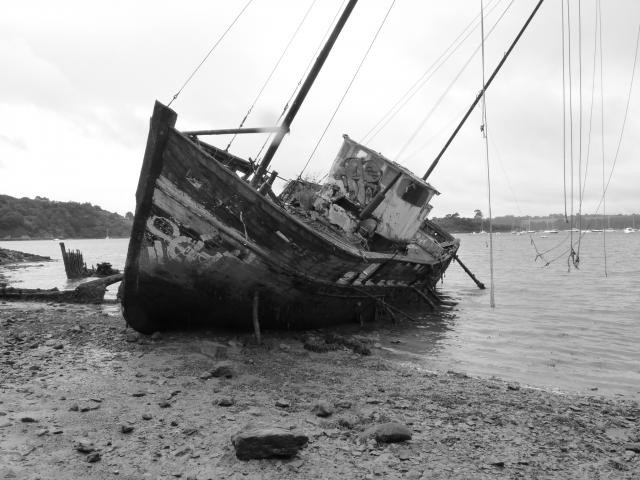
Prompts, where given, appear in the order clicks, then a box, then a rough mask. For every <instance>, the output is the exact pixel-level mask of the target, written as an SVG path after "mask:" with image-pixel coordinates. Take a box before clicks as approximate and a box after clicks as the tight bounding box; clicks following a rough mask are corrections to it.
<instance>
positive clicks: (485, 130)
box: [480, 0, 496, 308]
mask: <svg viewBox="0 0 640 480" xmlns="http://www.w3.org/2000/svg"><path fill="white" fill-rule="evenodd" d="M480 36H481V38H482V44H481V45H482V87H483V88H484V83H485V77H484V72H485V66H484V8H483V4H482V0H480ZM480 130H481V131H482V136H483V137H484V145H485V158H486V160H487V192H488V199H489V271H490V278H491V288H490V294H489V298H490V300H489V305H490V306H491V308H495V307H496V299H495V294H494V290H495V288H494V282H493V215H492V213H491V171H490V169H489V126H488V125H487V95H486V93H485V94H484V95H483V96H482V126H481V128H480Z"/></svg>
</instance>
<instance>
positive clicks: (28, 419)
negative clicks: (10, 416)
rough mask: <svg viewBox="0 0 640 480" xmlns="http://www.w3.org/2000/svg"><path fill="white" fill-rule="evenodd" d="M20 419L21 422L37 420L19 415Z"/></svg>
mask: <svg viewBox="0 0 640 480" xmlns="http://www.w3.org/2000/svg"><path fill="white" fill-rule="evenodd" d="M20 421H21V422H22V423H34V422H37V420H36V419H35V418H33V417H20Z"/></svg>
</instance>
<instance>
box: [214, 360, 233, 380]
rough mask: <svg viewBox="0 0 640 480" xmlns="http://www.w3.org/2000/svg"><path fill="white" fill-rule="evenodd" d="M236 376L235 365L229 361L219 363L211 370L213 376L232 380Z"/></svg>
mask: <svg viewBox="0 0 640 480" xmlns="http://www.w3.org/2000/svg"><path fill="white" fill-rule="evenodd" d="M234 375H235V371H234V368H233V363H231V362H229V361H223V362H218V363H216V364H215V365H214V366H213V369H211V376H213V377H225V378H231V377H233V376H234Z"/></svg>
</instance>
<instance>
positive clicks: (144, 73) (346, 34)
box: [0, 0, 640, 216]
mask: <svg viewBox="0 0 640 480" xmlns="http://www.w3.org/2000/svg"><path fill="white" fill-rule="evenodd" d="M245 3H246V1H245V0H242V1H241V0H234V1H231V0H219V1H214V0H206V1H205V0H203V1H184V2H175V1H171V2H170V1H159V0H155V1H135V2H131V1H124V0H116V1H109V2H104V1H103V2H95V1H93V2H91V1H86V0H82V1H70V0H61V1H57V2H51V1H47V0H42V1H35V0H23V1H21V2H10V3H7V5H4V8H3V13H2V15H1V16H0V65H2V74H0V112H1V115H0V193H2V194H8V195H12V196H16V197H23V196H26V197H35V196H36V195H39V196H45V197H48V198H50V199H52V200H64V201H66V200H74V201H79V202H91V203H93V204H98V205H100V206H102V207H103V208H105V209H107V210H111V211H117V212H119V213H121V214H124V213H125V212H126V211H133V210H134V208H135V200H134V191H135V188H136V185H137V182H138V175H139V171H140V165H141V162H142V157H143V151H144V145H145V141H146V136H147V128H148V118H149V116H150V114H151V111H152V108H153V103H154V101H155V100H156V99H158V100H160V101H162V102H163V103H165V104H166V103H167V102H168V101H169V100H170V99H171V97H172V95H173V94H174V93H175V92H176V91H177V90H178V88H179V87H180V86H181V85H182V84H183V82H184V81H185V79H186V78H187V77H188V75H189V74H190V73H191V72H192V70H193V69H194V68H195V66H196V65H197V64H198V63H199V62H200V60H201V59H202V58H203V56H204V55H205V53H206V52H207V51H208V50H209V48H211V46H212V45H213V44H214V42H215V41H216V40H217V39H218V37H219V36H220V35H221V34H222V32H223V31H224V30H225V29H226V28H227V26H228V25H229V24H230V23H231V21H232V20H233V19H234V17H235V16H236V15H237V13H238V12H239V11H240V9H241V8H242V7H243V5H244V4H245ZM312 3H313V2H312V0H295V1H294V0H254V1H253V2H252V3H251V5H250V6H249V7H248V8H247V10H246V11H245V13H244V15H243V16H242V17H241V18H240V19H239V21H238V23H237V24H236V25H235V26H234V27H233V28H232V29H231V31H230V32H229V34H228V35H227V36H226V37H225V38H224V39H223V40H222V42H221V43H220V45H219V46H218V48H217V49H215V51H214V52H213V53H212V55H211V56H210V58H209V59H208V61H207V62H206V63H205V64H204V66H203V67H202V68H201V70H200V71H199V73H198V74H197V75H196V76H195V77H194V79H193V80H192V81H191V83H190V84H189V85H188V86H187V87H186V88H185V89H184V91H183V92H182V93H181V95H180V97H179V98H178V99H177V100H176V101H175V102H174V103H173V105H172V108H175V110H176V111H177V113H178V124H177V127H178V128H179V129H201V128H231V127H236V126H238V124H239V123H240V121H241V119H242V117H243V116H244V115H245V113H246V111H247V109H248V108H249V106H250V105H251V103H252V101H253V99H254V98H255V97H256V95H257V93H258V91H259V90H260V88H261V86H262V85H263V83H264V81H265V79H266V78H267V76H268V75H269V73H270V71H271V70H272V68H273V66H274V65H275V63H276V61H277V60H278V58H279V57H280V55H281V54H282V51H283V49H284V47H285V45H286V44H287V42H288V41H289V39H290V38H291V36H292V35H293V33H294V31H295V30H296V27H297V26H298V24H299V23H300V21H301V19H302V18H303V16H304V14H305V12H306V11H307V9H308V8H309V7H310V6H311V4H312ZM484 3H485V9H486V12H485V13H486V17H487V18H486V20H485V33H486V32H488V31H489V30H490V29H491V27H492V26H493V25H494V24H495V23H496V21H497V20H498V18H499V17H500V15H501V14H502V13H503V12H505V10H506V13H504V16H503V18H502V20H500V22H499V23H498V24H497V26H496V28H495V30H494V31H493V32H492V33H491V35H490V36H489V37H488V38H487V40H486V42H485V48H486V65H487V66H486V69H487V76H488V75H489V74H490V72H491V70H492V69H493V67H494V66H495V65H496V64H497V62H498V61H499V60H500V58H501V57H502V55H503V53H504V51H505V50H506V49H507V48H508V45H509V43H510V42H511V40H512V39H513V38H514V37H515V35H516V33H517V31H518V30H519V29H520V27H521V26H522V24H523V23H524V21H525V19H526V18H527V16H528V15H529V13H530V12H531V10H532V9H533V7H534V5H535V3H536V1H534V0H515V1H514V2H512V4H511V6H510V7H509V5H510V2H509V0H485V2H484ZM341 4H342V0H317V1H316V2H315V3H314V5H313V8H312V9H311V11H310V14H309V16H308V17H307V19H306V21H305V22H304V24H303V25H302V27H301V29H300V31H299V33H298V35H297V36H296V38H295V39H294V41H293V43H292V44H291V46H290V48H289V50H288V51H287V53H286V55H285V56H284V58H283V60H282V62H281V64H280V66H279V68H278V69H277V70H276V72H275V74H274V76H273V78H272V80H271V82H270V83H269V85H268V86H267V88H266V89H265V90H264V93H263V94H262V96H261V98H260V100H259V101H258V102H257V104H256V105H255V107H254V109H253V112H252V113H251V115H250V116H249V118H248V120H247V122H246V124H245V126H264V125H273V124H274V123H275V122H276V120H277V118H278V116H279V114H280V112H281V110H282V108H283V106H284V104H285V103H286V101H287V99H288V98H289V97H290V95H291V93H292V91H293V89H294V88H295V87H296V85H297V84H298V82H299V80H300V78H301V76H302V74H303V73H304V71H305V68H306V67H307V65H308V64H309V62H310V60H311V58H312V57H313V55H314V52H315V51H316V49H317V47H318V45H319V43H320V41H321V39H322V37H323V36H324V34H325V32H326V30H327V28H328V26H329V24H330V23H331V21H332V19H333V18H334V16H335V14H336V12H337V11H338V9H339V8H340V6H341ZM390 4H391V2H390V1H388V0H361V1H360V2H359V4H358V5H357V6H356V8H355V10H354V13H353V15H352V17H351V18H350V19H349V21H348V23H347V25H346V27H345V30H344V31H343V34H342V36H341V37H340V38H339V40H338V42H337V43H336V45H335V47H334V50H333V52H332V54H331V55H330V57H329V60H328V61H327V63H326V65H325V68H324V69H323V71H322V72H321V74H320V76H319V78H318V80H317V81H316V84H315V85H314V87H313V88H312V90H311V92H310V94H309V96H308V97H307V100H306V102H305V104H304V105H303V107H302V109H301V110H300V112H299V114H298V117H297V118H296V119H295V121H294V123H293V126H292V129H291V134H290V135H289V136H287V137H286V138H285V140H284V142H283V144H282V146H281V148H280V150H279V151H278V153H277V155H276V157H275V159H274V162H273V163H272V166H273V168H275V169H276V170H278V172H280V175H282V176H283V177H287V178H290V177H295V176H296V175H297V174H298V173H299V172H300V170H301V169H302V167H303V165H304V164H305V163H306V161H307V160H308V159H309V156H310V154H311V152H312V150H313V148H314V146H315V144H316V142H317V141H318V139H319V137H320V135H321V133H322V130H323V129H324V127H325V125H326V124H327V122H328V120H329V118H330V117H331V115H332V113H333V111H334V109H335V107H336V105H337V103H338V102H339V100H340V98H341V96H342V95H343V93H344V91H345V89H346V87H347V85H348V83H349V81H350V80H351V77H352V76H353V73H354V72H355V70H356V68H357V66H358V64H359V62H360V60H361V59H362V56H363V54H364V52H365V51H366V49H367V47H368V46H369V44H370V42H371V40H372V38H373V35H374V34H375V32H376V30H377V29H378V27H379V26H380V22H381V21H382V18H383V17H384V15H385V13H386V12H387V10H388V8H389V6H390ZM570 4H571V5H570V7H571V9H570V12H569V13H570V15H571V20H572V27H573V28H572V31H571V45H572V49H573V51H572V60H573V63H572V66H571V67H572V78H573V113H574V122H573V129H574V160H573V170H574V176H573V178H574V182H573V183H574V186H573V190H574V201H573V204H574V210H575V211H576V212H577V210H578V203H579V200H578V198H579V194H578V192H579V181H578V174H579V172H580V171H581V172H582V174H583V178H586V182H585V185H583V187H584V190H585V194H584V201H583V211H584V212H585V213H594V212H595V210H596V208H597V205H598V202H599V199H600V197H601V195H602V169H603V162H602V153H601V148H602V147H601V145H602V142H601V138H602V136H601V134H600V132H601V122H600V117H601V111H602V108H601V107H602V104H601V102H600V81H599V78H600V73H599V66H598V69H597V70H596V81H595V89H593V87H592V86H593V59H594V39H595V38H596V36H595V19H596V17H595V7H596V0H585V1H583V2H582V12H581V17H582V23H581V31H582V42H581V49H582V75H581V76H580V75H579V70H580V69H579V56H578V50H579V46H580V42H579V41H578V2H577V1H576V0H571V1H570ZM479 11H480V0H457V1H449V2H442V1H436V0H397V1H396V2H395V5H394V7H393V9H392V10H391V13H390V14H389V17H388V19H387V21H386V23H385V25H384V26H383V28H382V30H381V32H380V35H379V37H378V39H377V41H376V43H375V44H374V46H373V49H372V50H371V53H370V54H369V56H368V58H367V59H366V61H365V63H364V66H363V68H362V70H361V71H360V73H359V75H358V77H357V78H356V80H355V83H354V84H353V87H352V88H351V90H350V92H349V94H348V95H347V97H346V99H345V101H344V103H343V105H342V107H341V109H340V110H339V111H338V113H337V115H336V117H335V119H334V121H333V123H332V125H331V127H330V128H329V129H328V131H327V134H326V136H325V137H324V139H323V141H322V142H321V143H320V145H319V148H318V150H317V151H316V153H315V155H314V156H313V158H312V159H311V162H310V166H309V168H308V169H307V171H306V172H305V173H307V174H309V175H311V176H313V177H317V178H318V177H322V175H324V173H326V171H327V169H328V167H329V165H330V164H331V162H332V161H333V159H334V157H335V154H336V152H337V151H338V149H339V147H340V145H341V141H342V134H344V133H346V134H349V135H350V136H351V137H352V138H354V139H356V140H362V138H363V137H365V135H366V134H367V132H369V131H370V129H371V128H372V127H374V126H375V125H376V123H377V122H378V120H379V119H380V118H381V117H382V116H383V115H384V114H385V113H386V112H387V111H388V110H389V109H390V108H391V107H392V106H393V105H394V104H395V103H396V101H397V100H398V99H399V98H400V97H401V96H402V94H403V93H404V92H405V91H406V90H407V89H408V88H409V87H410V86H411V85H413V84H414V82H416V80H417V79H419V78H420V76H421V75H422V74H423V73H424V72H425V71H426V70H427V68H428V67H429V66H430V65H431V64H432V63H433V62H434V61H436V59H437V58H438V57H439V56H440V55H441V54H442V53H443V52H444V51H445V49H446V48H447V47H448V46H449V44H451V42H453V41H454V40H455V38H456V37H457V36H458V35H459V34H460V33H461V32H462V31H463V30H464V29H465V27H466V26H467V25H468V24H469V23H470V22H472V21H473V19H474V18H475V17H476V16H477V15H478V14H479ZM561 14H562V11H561V2H560V1H559V0H546V1H545V2H544V3H543V5H542V7H541V10H540V12H539V13H538V15H537V16H536V18H534V20H533V22H532V24H531V25H530V27H529V29H528V30H527V31H526V32H525V34H524V36H523V38H522V40H521V42H520V43H519V44H518V46H517V47H516V49H515V51H514V52H513V54H512V56H511V57H510V58H509V59H508V60H507V63H506V64H505V67H504V68H503V70H502V71H501V72H500V73H499V75H498V77H497V78H496V80H495V82H494V83H493V85H492V86H491V88H490V90H489V92H488V95H487V111H488V125H489V130H488V131H489V139H490V144H491V147H490V163H491V173H492V182H491V187H492V196H493V213H494V215H504V214H510V213H511V214H516V215H541V214H547V213H560V212H563V211H564V194H563V192H564V184H563V153H562V146H563V142H562V138H563V137H562V131H563V128H562V127H563V115H562V97H563V87H562V30H561ZM639 26H640V2H638V0H606V1H602V38H603V73H602V75H603V80H604V81H603V91H604V115H603V116H604V126H603V127H604V149H605V153H604V169H605V175H606V176H607V177H608V175H609V173H610V171H611V168H612V163H613V158H614V155H615V151H616V146H617V143H618V138H619V137H620V131H621V128H622V122H623V118H624V111H625V105H626V102H627V95H628V91H629V85H630V81H631V73H632V65H633V60H634V52H635V44H636V35H637V32H638V27H639ZM565 34H566V35H568V33H565ZM565 40H566V41H568V36H567V37H565ZM479 44H480V31H479V29H476V30H473V31H472V32H471V34H470V35H469V37H468V39H467V40H466V41H465V42H464V43H462V45H461V47H460V48H459V49H458V50H457V51H456V52H455V53H454V54H453V55H452V56H451V58H450V60H449V61H447V62H446V63H445V64H444V65H443V66H442V68H440V69H439V70H438V71H437V72H436V73H435V74H434V75H433V76H432V77H431V78H430V79H429V81H428V82H426V83H425V84H424V87H423V88H421V89H420V90H419V91H418V92H417V93H416V94H415V95H414V97H413V98H412V99H411V101H410V102H409V103H408V104H407V105H406V107H405V108H403V109H402V110H401V111H400V112H399V114H397V115H396V116H395V117H394V118H393V119H392V120H391V121H390V122H388V124H387V125H386V126H385V127H384V128H383V129H381V130H380V131H379V133H377V134H376V135H375V136H373V138H371V139H369V140H368V142H367V144H368V146H370V147H371V148H374V149H376V150H378V151H380V152H381V153H383V154H384V155H386V156H387V157H389V158H392V159H395V160H397V161H399V162H401V163H403V164H404V165H406V166H407V167H408V168H410V169H411V170H413V171H414V172H415V173H416V174H418V175H422V174H423V173H424V172H425V170H426V169H427V167H428V166H429V164H430V162H431V161H432V159H433V158H434V156H435V155H436V154H437V152H438V151H439V149H440V148H441V146H442V145H443V143H444V141H445V140H446V138H447V136H448V135H449V134H450V132H451V131H452V130H453V128H454V126H455V123H456V122H457V120H458V119H460V118H461V117H462V114H463V113H464V111H465V109H466V107H467V106H468V105H470V103H471V101H472V100H473V98H474V97H475V95H476V93H477V92H478V90H479V89H480V88H481V85H482V70H481V63H480V56H479V55H476V56H475V57H473V59H472V60H471V62H470V63H469V64H468V66H467V68H466V69H465V70H464V71H463V72H462V73H461V74H460V76H459V78H458V79H457V81H455V82H454V83H453V85H452V87H451V88H450V89H448V86H449V85H450V84H451V83H452V82H453V80H454V78H455V77H456V76H457V75H458V74H459V73H460V71H461V69H462V67H463V66H464V64H465V63H467V61H468V59H469V58H470V57H471V55H472V54H473V52H474V50H476V49H477V47H478V46H479ZM598 56H599V55H598ZM638 70H640V65H639V66H638V67H637V69H636V76H637V77H640V72H639V71H638ZM580 80H581V82H582V113H583V120H582V124H583V125H582V128H583V134H582V162H580V160H579V158H580V156H579V151H580V147H579V131H580V129H579V123H580V121H579V112H580V101H579V90H580ZM639 83H640V79H638V78H636V80H635V85H634V89H633V93H632V97H631V103H630V109H629V115H628V120H627V124H626V129H625V134H624V137H623V141H622V145H621V148H620V152H619V156H618V159H617V163H616V166H615V170H614V172H613V176H612V180H611V183H610V187H609V190H608V192H607V196H606V208H607V212H610V213H634V212H635V213H640V140H639V139H640V84H639ZM592 90H594V91H595V95H594V102H593V115H592V116H593V120H592V122H591V137H590V138H591V140H590V142H589V135H588V132H589V123H590V122H589V119H590V111H591V108H590V107H591V96H592ZM568 93H569V92H568V89H567V90H566V95H567V96H568ZM567 101H568V100H567ZM479 112H480V110H476V111H475V112H474V114H473V115H472V116H471V118H470V119H469V121H468V123H467V124H466V126H465V127H464V128H463V130H462V131H461V132H460V135H459V136H458V138H457V139H456V140H455V141H454V143H453V145H452V147H451V148H450V149H449V150H448V152H447V153H446V154H445V156H444V157H443V159H442V161H441V163H440V165H439V166H438V167H437V168H436V170H435V171H434V173H433V174H432V175H431V177H430V178H429V181H430V182H431V183H432V184H433V185H434V186H435V187H436V188H437V189H438V190H439V191H440V192H442V194H441V196H440V197H438V198H436V199H435V200H434V201H433V203H434V210H433V212H432V213H433V215H434V216H444V215H445V214H447V213H452V212H456V211H457V212H460V214H462V215H464V216H469V215H472V214H473V211H474V209H481V210H482V211H483V212H485V214H486V213H487V204H488V203H487V180H486V177H487V170H486V163H485V156H484V148H483V139H482V136H481V133H480V124H481V117H480V113H479ZM428 115H429V116H428ZM427 116H428V117H427ZM425 119H426V121H425ZM422 123H424V125H423V126H422V128H420V129H418V127H419V126H420V125H421V124H422ZM414 132H416V133H415V135H414ZM412 137H414V138H413V140H412V141H410V142H409V140H410V139H411V138H412ZM264 139H265V137H264V136H262V135H255V136H251V137H249V136H245V137H243V138H241V139H239V140H237V141H236V142H234V144H233V145H232V147H231V151H232V152H233V153H235V154H238V155H241V156H245V157H246V156H251V157H252V158H253V157H255V155H256V153H257V152H258V150H259V148H260V146H261V145H262V143H263V141H264ZM210 140H211V141H212V142H213V143H216V144H217V145H221V146H223V147H224V146H226V144H227V142H228V140H229V139H228V138H222V137H218V138H210ZM567 141H568V140H567ZM587 150H589V157H588V162H587V153H586V152H587ZM400 152H402V153H401V155H399V154H400ZM398 155H399V156H398ZM587 163H588V165H587ZM566 169H567V180H566V185H567V190H568V192H569V193H570V191H571V176H570V171H571V160H570V158H567V159H566ZM585 171H586V175H585ZM567 201H568V205H569V206H568V210H570V209H571V198H568V200H567ZM601 212H602V208H600V213H601Z"/></svg>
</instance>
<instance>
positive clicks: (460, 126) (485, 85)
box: [422, 0, 544, 180]
mask: <svg viewBox="0 0 640 480" xmlns="http://www.w3.org/2000/svg"><path fill="white" fill-rule="evenodd" d="M543 1H544V0H540V1H539V2H538V3H537V5H536V6H535V8H534V9H533V12H531V15H529V18H527V21H526V22H525V24H524V25H523V26H522V28H521V29H520V31H519V32H518V35H517V36H516V38H515V40H514V41H513V42H512V43H511V46H509V49H508V50H507V51H506V52H505V54H504V56H503V57H502V60H500V63H498V66H497V67H496V69H495V70H494V71H493V73H492V74H491V76H490V77H489V80H487V83H485V84H484V86H483V88H482V90H480V93H478V95H477V96H476V99H475V100H474V101H473V103H472V104H471V107H469V110H467V113H466V114H465V115H464V117H462V120H461V121H460V123H459V124H458V126H457V127H456V129H455V130H454V131H453V133H452V134H451V136H450V137H449V140H447V143H445V144H444V147H442V150H440V153H439V154H438V156H437V157H436V158H435V160H434V161H433V162H432V163H431V165H430V166H429V169H428V170H427V171H426V173H425V174H424V175H423V176H422V179H423V180H426V179H427V178H428V177H429V175H431V172H432V171H433V169H434V168H436V165H438V162H439V161H440V158H441V157H442V155H444V152H446V151H447V148H449V145H451V142H453V139H454V138H456V135H458V132H459V131H460V129H461V128H462V126H463V125H464V124H465V122H466V121H467V118H469V115H471V112H472V111H473V109H474V108H475V107H476V105H477V104H478V102H479V101H480V99H481V98H482V97H483V96H484V92H486V91H487V88H489V85H491V82H493V79H494V78H495V76H496V75H497V74H498V72H499V71H500V69H501V68H502V65H504V62H505V61H506V60H507V57H509V54H510V53H511V51H512V50H513V47H515V46H516V44H517V43H518V40H520V37H521V36H522V34H523V33H524V31H525V30H526V29H527V27H528V26H529V23H531V20H533V17H534V16H535V14H536V13H537V12H538V9H539V8H540V5H542V2H543Z"/></svg>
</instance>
